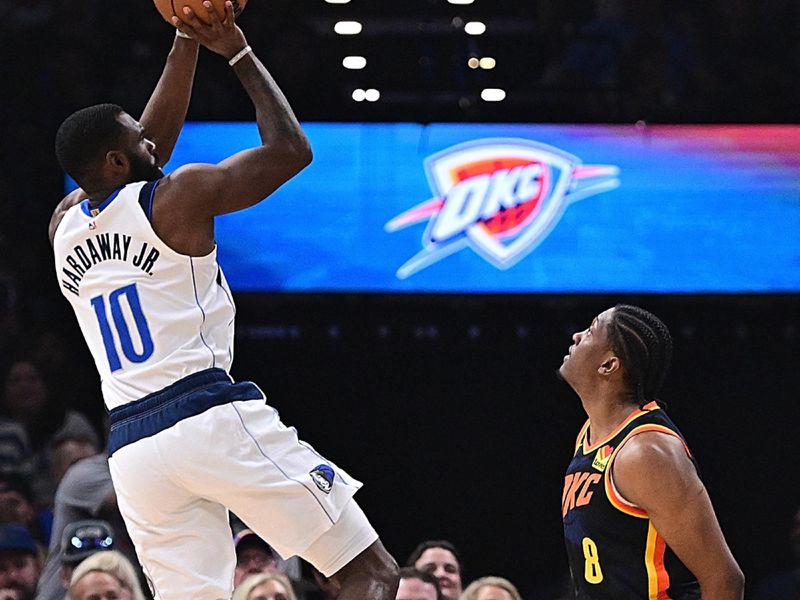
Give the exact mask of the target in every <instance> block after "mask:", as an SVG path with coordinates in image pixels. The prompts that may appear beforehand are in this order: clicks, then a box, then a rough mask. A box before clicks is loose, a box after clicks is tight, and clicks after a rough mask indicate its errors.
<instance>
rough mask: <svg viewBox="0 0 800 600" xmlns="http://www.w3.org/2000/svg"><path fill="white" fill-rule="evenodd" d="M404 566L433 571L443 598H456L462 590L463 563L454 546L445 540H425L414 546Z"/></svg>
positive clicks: (446, 599)
mask: <svg viewBox="0 0 800 600" xmlns="http://www.w3.org/2000/svg"><path fill="white" fill-rule="evenodd" d="M406 566H408V567H415V568H416V569H417V570H419V571H427V572H428V573H433V576H434V577H436V579H438V580H439V587H440V588H441V591H442V598H444V600H457V599H458V597H459V596H460V595H461V592H462V590H463V587H464V586H463V584H462V576H463V572H464V565H463V564H462V562H461V557H460V556H459V554H458V551H457V550H456V548H455V546H453V544H452V543H451V542H448V541H447V540H427V541H425V542H422V543H421V544H420V545H419V546H417V547H416V548H414V551H413V552H412V553H411V556H409V557H408V560H407V561H406Z"/></svg>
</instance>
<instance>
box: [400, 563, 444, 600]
mask: <svg viewBox="0 0 800 600" xmlns="http://www.w3.org/2000/svg"><path fill="white" fill-rule="evenodd" d="M400 579H419V580H420V581H421V582H422V583H429V584H431V585H432V586H433V587H434V589H435V590H436V600H442V588H441V587H439V580H438V579H436V576H435V575H434V574H433V573H429V572H428V571H420V570H419V569H415V568H414V567H403V568H402V569H400Z"/></svg>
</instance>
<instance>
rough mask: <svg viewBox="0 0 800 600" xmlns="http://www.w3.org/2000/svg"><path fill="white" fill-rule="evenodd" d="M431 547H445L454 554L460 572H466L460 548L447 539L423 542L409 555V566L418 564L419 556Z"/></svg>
mask: <svg viewBox="0 0 800 600" xmlns="http://www.w3.org/2000/svg"><path fill="white" fill-rule="evenodd" d="M430 548H443V549H444V550H447V551H448V552H450V554H452V555H453V556H454V557H455V559H456V562H457V563H458V572H459V573H461V574H463V573H464V563H463V562H461V555H459V553H458V550H456V547H455V546H454V545H453V543H452V542H448V541H447V540H426V541H424V542H421V543H420V544H419V545H418V546H417V547H416V548H414V550H413V551H412V552H411V554H410V555H409V557H408V560H406V566H407V567H413V566H414V565H416V564H417V561H418V560H419V557H420V556H422V554H423V553H424V552H425V550H429V549H430Z"/></svg>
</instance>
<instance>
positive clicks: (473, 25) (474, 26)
mask: <svg viewBox="0 0 800 600" xmlns="http://www.w3.org/2000/svg"><path fill="white" fill-rule="evenodd" d="M464 31H466V32H467V33H468V34H469V35H483V34H484V33H486V23H483V22H482V21H470V22H469V23H467V24H466V25H464Z"/></svg>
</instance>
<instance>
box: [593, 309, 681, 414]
mask: <svg viewBox="0 0 800 600" xmlns="http://www.w3.org/2000/svg"><path fill="white" fill-rule="evenodd" d="M608 339H609V342H610V345H611V349H612V350H613V351H614V352H615V353H616V354H617V355H618V356H619V358H620V360H621V361H622V366H623V369H624V371H625V378H626V381H627V383H628V386H629V387H630V389H631V390H632V391H633V392H634V393H635V395H636V399H637V401H638V403H639V404H640V405H644V404H647V403H648V402H650V401H652V400H655V399H656V398H657V396H658V394H659V392H660V391H661V386H662V385H663V384H664V379H665V378H666V376H667V371H669V366H670V363H671V362H672V336H671V335H670V333H669V329H667V326H666V325H664V323H663V322H662V321H661V319H659V318H658V317H657V316H655V315H654V314H653V313H651V312H648V311H646V310H645V309H643V308H639V307H638V306H631V305H629V304H618V305H617V306H615V307H614V313H613V317H612V319H611V322H610V323H609V325H608Z"/></svg>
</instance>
